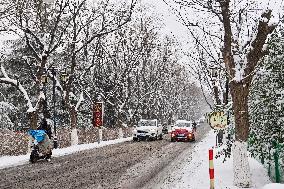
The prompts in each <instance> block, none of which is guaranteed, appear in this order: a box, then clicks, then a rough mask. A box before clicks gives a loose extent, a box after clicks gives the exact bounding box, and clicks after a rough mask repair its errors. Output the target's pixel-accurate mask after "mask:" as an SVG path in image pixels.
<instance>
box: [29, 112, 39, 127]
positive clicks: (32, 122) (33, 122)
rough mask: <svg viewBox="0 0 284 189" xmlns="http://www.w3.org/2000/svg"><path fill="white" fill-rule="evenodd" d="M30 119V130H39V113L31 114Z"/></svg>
mask: <svg viewBox="0 0 284 189" xmlns="http://www.w3.org/2000/svg"><path fill="white" fill-rule="evenodd" d="M28 117H29V119H30V128H31V129H37V113H36V112H29V113H28Z"/></svg>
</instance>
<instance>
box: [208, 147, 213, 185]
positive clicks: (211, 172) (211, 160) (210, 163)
mask: <svg viewBox="0 0 284 189" xmlns="http://www.w3.org/2000/svg"><path fill="white" fill-rule="evenodd" d="M209 178H210V189H214V165H213V149H209Z"/></svg>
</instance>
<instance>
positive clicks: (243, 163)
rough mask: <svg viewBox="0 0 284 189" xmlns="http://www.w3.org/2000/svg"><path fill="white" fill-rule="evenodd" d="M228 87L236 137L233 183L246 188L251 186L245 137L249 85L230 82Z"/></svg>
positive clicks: (247, 123) (247, 125)
mask: <svg viewBox="0 0 284 189" xmlns="http://www.w3.org/2000/svg"><path fill="white" fill-rule="evenodd" d="M230 89H231V94H232V100H233V111H234V116H235V137H236V141H235V143H234V145H233V166H234V185H236V186H238V187H243V188H248V187H250V186H251V175H250V167H249V162H248V156H247V139H248V135H249V113H248V94H249V85H248V84H243V83H236V82H234V83H233V82H232V83H231V86H230Z"/></svg>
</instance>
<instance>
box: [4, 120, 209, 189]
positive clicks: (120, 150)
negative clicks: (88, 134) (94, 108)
mask: <svg viewBox="0 0 284 189" xmlns="http://www.w3.org/2000/svg"><path fill="white" fill-rule="evenodd" d="M208 130H209V126H208V125H206V124H203V125H201V126H200V127H198V134H199V135H198V138H197V140H196V142H170V140H169V136H168V135H165V136H164V139H163V140H157V141H150V142H145V141H141V142H125V143H120V144H115V145H110V146H105V147H102V148H97V149H93V150H86V151H83V152H78V153H75V154H71V155H67V156H62V157H56V158H53V159H52V161H51V162H45V161H39V162H37V163H36V164H26V165H21V166H17V167H10V168H6V169H2V170H0V188H1V189H7V188H9V189H10V188H15V189H31V188H36V189H38V188H41V189H45V188H48V189H50V188H53V189H55V188H58V189H59V188H60V189H62V188H76V189H78V188H86V189H87V188H88V189H90V188H91V189H92V188H94V189H102V188H103V189H114V188H123V189H127V188H129V189H135V188H147V189H149V188H154V185H155V184H158V183H159V182H163V180H162V178H165V177H166V176H167V172H168V171H171V170H169V169H170V167H169V165H171V167H172V165H173V164H180V163H181V162H180V158H181V157H182V156H183V153H184V151H185V150H186V149H187V150H186V151H187V153H188V151H189V150H190V149H192V148H193V147H194V145H196V144H197V143H198V142H199V141H200V140H201V139H202V138H203V137H204V135H205V133H207V132H208ZM188 149H189V150H188ZM190 155H192V156H191V157H190ZM190 155H188V154H187V160H186V161H189V160H190V158H194V154H190ZM177 160H178V161H177Z"/></svg>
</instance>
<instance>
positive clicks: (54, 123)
mask: <svg viewBox="0 0 284 189" xmlns="http://www.w3.org/2000/svg"><path fill="white" fill-rule="evenodd" d="M51 74H52V76H53V87H52V91H53V95H52V101H53V127H54V140H53V145H54V148H55V149H56V148H57V147H58V142H57V134H56V112H55V104H56V100H55V86H56V80H55V78H56V68H55V67H54V66H52V67H51Z"/></svg>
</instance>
